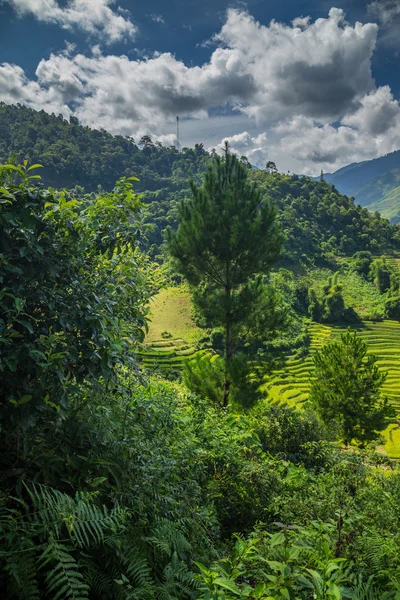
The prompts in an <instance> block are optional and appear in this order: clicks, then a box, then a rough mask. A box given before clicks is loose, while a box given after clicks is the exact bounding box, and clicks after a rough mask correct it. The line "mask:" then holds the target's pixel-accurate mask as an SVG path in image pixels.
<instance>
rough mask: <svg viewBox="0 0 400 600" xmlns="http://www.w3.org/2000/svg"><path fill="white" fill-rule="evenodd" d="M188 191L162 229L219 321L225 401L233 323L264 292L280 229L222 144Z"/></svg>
mask: <svg viewBox="0 0 400 600" xmlns="http://www.w3.org/2000/svg"><path fill="white" fill-rule="evenodd" d="M191 191H192V195H193V197H192V198H191V199H190V200H188V201H184V202H182V204H181V206H180V209H179V227H178V230H177V231H176V232H175V233H173V232H172V231H171V230H168V232H167V244H168V249H169V253H170V255H171V257H172V258H173V259H174V263H175V265H176V268H177V270H178V271H179V272H180V273H181V274H182V275H184V276H185V277H186V278H187V280H188V281H189V283H190V284H191V285H193V286H196V287H197V290H196V297H197V301H198V305H199V306H200V308H201V309H202V310H203V311H204V312H205V313H206V314H207V316H208V320H209V322H210V323H211V324H212V325H213V326H214V327H215V326H223V327H224V331H225V353H224V354H225V381H224V397H223V405H224V406H227V405H228V400H229V391H230V386H231V381H230V375H229V372H230V366H231V362H232V356H233V349H234V341H235V340H234V336H235V329H236V328H237V326H240V324H241V323H243V322H244V321H246V320H248V317H249V313H250V312H251V310H252V307H253V306H255V305H256V304H257V300H258V299H259V298H260V295H261V294H262V293H263V292H264V290H263V286H262V285H260V283H261V274H265V273H266V272H268V270H269V269H270V267H271V265H273V264H274V262H275V261H276V260H277V259H278V257H279V254H280V251H281V247H282V240H283V235H282V233H281V230H280V227H279V225H278V223H277V220H276V211H275V207H274V206H273V205H272V204H271V203H270V202H269V200H268V199H264V198H263V197H262V194H261V192H260V191H259V190H258V189H257V188H256V187H255V186H254V185H252V184H251V183H250V182H249V180H248V169H247V168H246V167H245V166H244V165H243V164H242V163H241V162H240V160H238V159H237V158H236V157H235V156H234V155H232V154H230V152H229V147H228V145H227V144H226V146H225V153H224V156H223V158H220V157H218V156H215V158H214V160H213V161H212V164H211V165H210V166H209V168H208V170H207V172H206V174H205V178H204V183H203V185H202V186H201V187H196V186H195V185H194V184H193V183H191Z"/></svg>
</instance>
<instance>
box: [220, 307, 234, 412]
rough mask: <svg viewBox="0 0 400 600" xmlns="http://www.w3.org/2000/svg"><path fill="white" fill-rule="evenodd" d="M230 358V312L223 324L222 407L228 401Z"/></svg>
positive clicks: (225, 405)
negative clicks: (223, 379) (223, 374)
mask: <svg viewBox="0 0 400 600" xmlns="http://www.w3.org/2000/svg"><path fill="white" fill-rule="evenodd" d="M231 360H232V326H231V323H230V314H229V315H227V320H226V326H225V381H224V399H223V404H222V405H223V407H224V408H226V407H227V406H228V402H229V392H230V387H231V380H230V367H231Z"/></svg>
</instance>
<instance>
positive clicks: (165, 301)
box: [145, 285, 204, 345]
mask: <svg viewBox="0 0 400 600" xmlns="http://www.w3.org/2000/svg"><path fill="white" fill-rule="evenodd" d="M150 311H151V312H150V319H151V321H150V324H149V331H148V334H147V336H146V340H145V342H146V345H153V344H154V342H156V343H158V342H162V341H168V339H165V338H163V335H162V334H163V333H164V332H168V333H169V334H170V335H171V338H170V339H181V340H183V341H184V342H185V343H187V344H195V343H196V342H197V340H198V339H199V338H201V337H203V336H204V332H203V331H202V330H201V329H200V328H199V327H197V326H196V324H195V323H194V322H193V319H192V317H191V306H190V295H189V290H188V288H187V286H185V285H180V286H178V287H169V288H165V289H163V290H161V292H160V293H159V294H157V296H156V297H155V298H154V300H153V301H152V304H151V306H150Z"/></svg>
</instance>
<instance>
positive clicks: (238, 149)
mask: <svg viewBox="0 0 400 600" xmlns="http://www.w3.org/2000/svg"><path fill="white" fill-rule="evenodd" d="M225 142H228V144H229V146H230V149H231V152H234V153H235V154H237V155H238V156H247V158H248V159H249V161H250V163H251V164H252V165H254V166H255V167H259V168H264V167H265V163H266V162H267V160H268V156H269V153H268V145H267V144H268V137H267V134H266V133H265V132H263V133H260V134H259V135H257V136H256V137H252V136H251V135H250V134H249V133H248V132H247V131H243V132H242V133H237V134H235V135H231V136H229V137H226V138H224V139H223V140H221V142H220V143H219V144H217V146H215V151H216V152H217V153H218V154H222V152H223V149H224V146H225ZM209 150H211V148H209Z"/></svg>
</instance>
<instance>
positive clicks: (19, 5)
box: [8, 0, 136, 43]
mask: <svg viewBox="0 0 400 600" xmlns="http://www.w3.org/2000/svg"><path fill="white" fill-rule="evenodd" d="M8 1H9V3H10V4H11V5H12V6H13V7H14V8H15V10H16V11H17V13H18V14H19V15H20V16H21V17H22V16H24V15H27V14H32V15H34V17H36V19H37V20H38V21H44V22H45V23H55V24H57V25H60V26H61V27H62V28H63V29H74V28H78V29H82V30H83V31H85V32H87V33H89V34H92V35H97V36H100V37H102V38H104V40H105V42H106V43H113V42H118V41H121V40H123V39H127V38H133V37H134V35H135V33H136V27H135V25H134V24H133V23H132V22H131V20H130V19H129V18H126V12H127V11H123V10H118V9H117V12H116V11H114V10H113V9H112V8H111V7H110V5H111V4H113V3H114V0H69V1H68V2H67V4H66V6H65V7H63V8H62V7H61V6H60V5H59V3H58V2H57V1H56V0H8ZM124 15H125V16H124Z"/></svg>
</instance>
